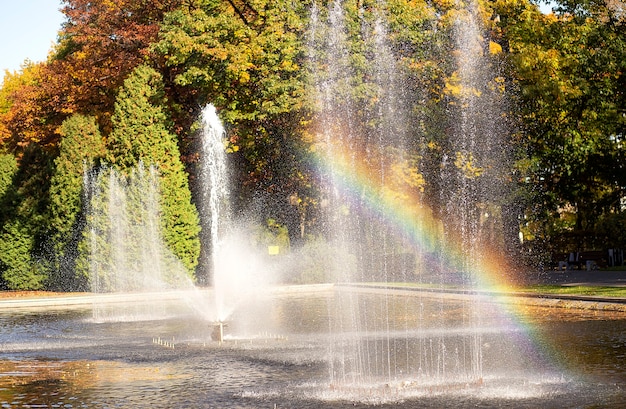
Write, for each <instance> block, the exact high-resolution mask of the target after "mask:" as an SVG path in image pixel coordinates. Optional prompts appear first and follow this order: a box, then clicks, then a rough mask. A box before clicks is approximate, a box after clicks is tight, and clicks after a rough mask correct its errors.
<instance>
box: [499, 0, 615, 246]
mask: <svg viewBox="0 0 626 409" xmlns="http://www.w3.org/2000/svg"><path fill="white" fill-rule="evenodd" d="M556 3H558V4H560V5H562V8H561V9H560V10H561V14H557V15H542V14H541V13H539V12H538V10H537V9H536V8H534V7H533V6H531V5H530V4H528V3H526V2H524V1H515V0H507V1H498V2H496V10H497V12H498V14H499V16H500V18H501V20H502V23H501V27H502V30H503V31H504V33H505V35H506V39H507V42H508V45H509V50H508V51H509V58H510V61H511V63H512V68H513V73H512V75H514V76H515V77H516V79H517V82H518V84H519V87H520V91H521V92H520V93H519V94H518V95H519V97H520V100H519V104H518V106H520V107H521V108H522V109H521V114H522V120H523V125H524V131H525V132H524V134H523V135H520V136H521V137H520V139H519V143H520V147H522V148H523V149H524V150H525V152H527V154H528V155H529V159H525V160H524V162H523V166H522V167H521V168H520V170H522V171H521V172H520V174H521V175H522V177H523V178H524V179H523V182H524V185H525V187H526V188H527V190H528V191H529V192H532V193H531V194H530V197H531V198H532V200H531V202H532V203H529V207H528V210H529V211H528V212H527V216H528V218H529V219H537V220H538V221H539V222H540V223H541V224H543V225H544V226H547V227H548V229H550V228H552V227H557V225H558V224H559V219H560V218H562V215H564V214H567V213H568V212H564V211H563V210H564V209H573V211H574V212H573V213H571V212H570V214H573V216H574V225H573V229H574V230H576V231H578V232H583V231H587V232H592V231H593V230H595V229H596V228H597V227H598V226H597V225H596V222H597V221H598V220H599V219H600V218H601V216H602V215H603V214H607V213H610V212H615V211H619V207H620V205H619V203H620V199H621V198H622V197H624V195H625V194H626V176H624V175H625V174H626V172H624V171H623V169H625V168H626V146H625V145H624V143H623V138H624V136H623V135H624V131H625V129H626V117H624V115H623V109H624V103H625V101H626V99H625V97H624V89H625V88H624V84H625V82H624V81H625V77H624V72H625V71H626V35H625V33H626V32H625V31H624V30H623V27H624V24H625V21H624V19H623V17H622V18H621V19H620V18H619V14H616V13H615V12H614V10H613V9H612V7H613V6H612V2H606V3H604V2H602V3H601V2H595V1H589V2H586V1H585V2H570V1H559V2H556ZM529 164H530V166H527V165H529ZM539 207H541V208H539ZM555 230H557V231H556V233H557V234H558V229H555ZM570 230H571V229H570ZM581 244H582V243H581ZM607 245H608V246H610V244H608V243H607Z"/></svg>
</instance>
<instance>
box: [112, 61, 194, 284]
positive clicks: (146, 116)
mask: <svg viewBox="0 0 626 409" xmlns="http://www.w3.org/2000/svg"><path fill="white" fill-rule="evenodd" d="M165 103H166V101H165V94H164V90H163V81H162V77H161V75H160V74H159V73H158V72H157V71H155V70H154V69H152V68H149V67H147V66H139V67H138V68H136V69H135V70H134V71H133V73H132V74H131V75H130V76H129V77H128V79H126V81H125V82H124V86H123V87H122V89H121V90H120V92H119V95H118V98H117V101H116V103H115V113H114V115H113V117H112V119H111V120H112V123H113V132H112V133H111V135H110V136H109V140H108V148H109V152H108V155H107V160H108V162H110V163H112V164H113V165H114V166H115V168H117V169H119V170H121V171H122V172H123V173H126V174H128V173H129V172H130V171H131V170H132V169H134V168H135V167H136V166H137V165H138V164H139V163H140V162H142V163H143V164H144V166H146V167H149V166H152V165H154V166H155V167H156V169H157V172H158V174H159V182H160V203H159V205H160V212H161V218H160V220H161V233H162V235H163V238H164V240H165V242H166V244H167V246H168V248H169V249H170V250H171V251H172V252H173V253H174V255H175V256H177V257H178V258H179V259H180V260H181V262H182V263H183V264H184V266H185V268H187V269H188V271H189V273H190V274H192V273H193V270H194V268H195V267H196V265H197V262H198V256H199V251H200V242H199V239H198V233H199V219H198V213H197V210H196V207H195V206H194V205H193V203H192V202H191V192H190V190H189V184H188V183H189V182H188V180H187V174H186V172H185V169H184V166H183V164H182V162H181V160H180V153H179V150H178V145H177V140H176V136H175V135H174V134H172V133H171V132H170V131H169V127H170V126H171V121H170V119H169V118H168V115H167V111H166V105H165Z"/></svg>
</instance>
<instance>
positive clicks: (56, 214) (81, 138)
mask: <svg viewBox="0 0 626 409" xmlns="http://www.w3.org/2000/svg"><path fill="white" fill-rule="evenodd" d="M60 134H61V136H62V137H63V139H62V140H61V143H60V149H59V156H57V158H56V159H55V161H54V165H55V171H54V175H53V176H52V179H51V182H50V205H49V206H50V207H49V227H50V229H51V232H50V234H49V235H48V236H49V241H50V242H49V246H50V247H51V248H50V250H52V256H53V259H54V260H53V265H52V270H53V271H52V272H51V274H50V283H49V286H50V287H51V288H53V289H58V290H79V289H84V287H85V286H86V284H87V272H86V271H78V272H77V271H75V261H76V257H77V256H78V245H79V242H80V239H81V237H82V234H83V229H84V225H85V215H84V209H85V205H86V204H85V203H84V175H85V172H89V171H91V169H92V168H93V167H94V166H96V165H97V163H98V161H99V159H101V158H103V157H104V155H105V152H106V148H105V145H104V140H103V139H102V136H101V134H100V130H99V128H98V125H97V124H96V119H95V118H94V117H90V116H83V115H80V114H75V115H72V116H71V117H70V118H68V119H66V120H65V121H64V122H63V124H62V126H61V129H60Z"/></svg>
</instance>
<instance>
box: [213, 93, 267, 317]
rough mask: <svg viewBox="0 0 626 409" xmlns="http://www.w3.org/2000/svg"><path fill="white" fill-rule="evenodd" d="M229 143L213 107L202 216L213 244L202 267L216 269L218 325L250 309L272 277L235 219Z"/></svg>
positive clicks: (241, 223) (241, 221)
mask: <svg viewBox="0 0 626 409" xmlns="http://www.w3.org/2000/svg"><path fill="white" fill-rule="evenodd" d="M224 138H225V134H224V126H223V124H222V122H221V120H220V118H219V117H218V115H217V111H216V109H215V107H214V106H213V105H207V106H206V108H205V109H204V110H203V111H202V130H201V133H200V139H201V149H200V160H201V165H202V168H201V174H200V183H201V186H202V203H201V206H200V209H201V210H200V213H201V217H202V218H203V219H204V220H205V221H204V224H205V226H206V225H207V224H208V225H209V231H210V236H209V238H208V242H206V240H205V241H204V242H203V246H206V248H205V250H203V252H202V253H203V257H204V258H205V260H203V261H202V263H201V265H205V266H209V268H210V269H211V277H212V280H211V284H212V287H213V294H214V299H215V303H214V304H215V311H214V314H213V320H215V321H217V322H224V321H227V320H229V319H230V318H231V315H232V314H233V312H234V311H235V310H236V309H237V308H239V307H244V308H245V307H249V303H250V302H251V301H252V300H253V299H254V298H255V297H256V296H257V295H259V294H260V293H262V292H263V289H264V287H265V285H266V284H267V282H268V280H267V275H268V271H267V269H266V268H265V266H262V265H261V264H260V261H259V257H258V254H257V251H256V249H255V248H254V246H252V244H251V233H250V231H249V230H248V229H246V226H245V217H244V216H243V215H239V217H238V220H234V217H233V215H232V214H231V209H230V202H229V196H230V187H231V183H232V182H231V178H230V176H229V171H228V166H227V157H226V150H225V143H224V142H225V141H224ZM248 315H250V316H252V314H248ZM240 324H241V325H244V324H242V323H240Z"/></svg>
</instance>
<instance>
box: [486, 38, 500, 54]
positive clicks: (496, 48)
mask: <svg viewBox="0 0 626 409" xmlns="http://www.w3.org/2000/svg"><path fill="white" fill-rule="evenodd" d="M489 53H490V54H491V55H497V54H500V53H502V46H501V45H500V44H498V43H496V42H494V41H489Z"/></svg>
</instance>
